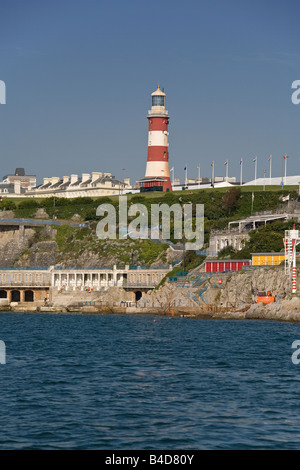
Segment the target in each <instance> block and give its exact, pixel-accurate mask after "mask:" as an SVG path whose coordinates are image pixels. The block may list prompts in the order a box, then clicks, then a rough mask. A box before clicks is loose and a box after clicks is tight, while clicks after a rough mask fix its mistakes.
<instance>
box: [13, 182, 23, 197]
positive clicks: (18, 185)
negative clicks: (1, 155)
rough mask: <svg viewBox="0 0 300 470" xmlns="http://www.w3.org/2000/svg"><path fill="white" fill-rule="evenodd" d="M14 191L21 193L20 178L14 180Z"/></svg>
mask: <svg viewBox="0 0 300 470" xmlns="http://www.w3.org/2000/svg"><path fill="white" fill-rule="evenodd" d="M14 193H15V194H21V181H20V180H15V181H14Z"/></svg>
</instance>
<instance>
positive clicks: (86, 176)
mask: <svg viewBox="0 0 300 470" xmlns="http://www.w3.org/2000/svg"><path fill="white" fill-rule="evenodd" d="M90 177H91V176H90V174H89V173H82V183H85V182H86V181H87V180H89V179H90Z"/></svg>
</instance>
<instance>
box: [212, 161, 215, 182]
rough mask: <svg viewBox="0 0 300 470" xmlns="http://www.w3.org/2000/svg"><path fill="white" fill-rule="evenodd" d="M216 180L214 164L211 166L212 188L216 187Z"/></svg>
mask: <svg viewBox="0 0 300 470" xmlns="http://www.w3.org/2000/svg"><path fill="white" fill-rule="evenodd" d="M214 179H215V162H212V165H211V184H212V186H213V185H214Z"/></svg>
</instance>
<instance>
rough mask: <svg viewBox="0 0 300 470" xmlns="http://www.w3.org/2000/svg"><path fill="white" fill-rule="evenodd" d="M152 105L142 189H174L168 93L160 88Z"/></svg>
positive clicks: (155, 93)
mask: <svg viewBox="0 0 300 470" xmlns="http://www.w3.org/2000/svg"><path fill="white" fill-rule="evenodd" d="M151 96H152V107H151V109H150V111H148V121H149V131H148V156H147V166H146V174H145V178H144V179H143V180H141V181H140V182H141V183H142V187H141V191H155V190H156V191H157V190H160V191H172V185H171V180H170V173H169V144H168V135H169V132H168V125H169V113H168V111H167V110H166V107H165V98H166V94H165V93H164V92H163V91H162V90H161V89H160V87H159V85H158V87H157V90H156V91H155V92H154V93H152V95H151Z"/></svg>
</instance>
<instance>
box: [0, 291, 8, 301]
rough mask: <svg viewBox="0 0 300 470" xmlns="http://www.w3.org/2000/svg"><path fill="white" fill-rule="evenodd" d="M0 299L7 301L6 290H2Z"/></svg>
mask: <svg viewBox="0 0 300 470" xmlns="http://www.w3.org/2000/svg"><path fill="white" fill-rule="evenodd" d="M0 299H7V292H6V290H0Z"/></svg>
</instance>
